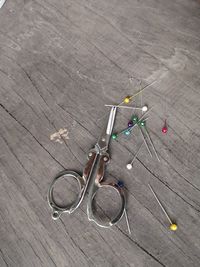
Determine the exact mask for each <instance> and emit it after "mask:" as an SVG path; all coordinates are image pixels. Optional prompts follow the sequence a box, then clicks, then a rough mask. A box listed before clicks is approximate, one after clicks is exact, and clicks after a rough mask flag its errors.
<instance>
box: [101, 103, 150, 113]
mask: <svg viewBox="0 0 200 267" xmlns="http://www.w3.org/2000/svg"><path fill="white" fill-rule="evenodd" d="M105 107H118V108H125V109H138V110H142V112H146V111H147V110H148V107H147V106H146V105H145V106H143V107H127V106H116V105H107V104H106V105H105Z"/></svg>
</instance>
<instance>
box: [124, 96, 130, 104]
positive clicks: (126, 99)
mask: <svg viewBox="0 0 200 267" xmlns="http://www.w3.org/2000/svg"><path fill="white" fill-rule="evenodd" d="M130 100H131V97H130V96H126V97H125V98H124V101H123V102H124V103H126V104H128V103H129V102H130Z"/></svg>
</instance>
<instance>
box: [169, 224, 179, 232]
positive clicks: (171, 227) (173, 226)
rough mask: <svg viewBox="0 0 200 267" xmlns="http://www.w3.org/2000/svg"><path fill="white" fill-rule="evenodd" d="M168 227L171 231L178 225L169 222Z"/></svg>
mask: <svg viewBox="0 0 200 267" xmlns="http://www.w3.org/2000/svg"><path fill="white" fill-rule="evenodd" d="M169 229H170V230H172V231H176V230H177V229H178V226H177V224H175V223H172V224H170V227H169Z"/></svg>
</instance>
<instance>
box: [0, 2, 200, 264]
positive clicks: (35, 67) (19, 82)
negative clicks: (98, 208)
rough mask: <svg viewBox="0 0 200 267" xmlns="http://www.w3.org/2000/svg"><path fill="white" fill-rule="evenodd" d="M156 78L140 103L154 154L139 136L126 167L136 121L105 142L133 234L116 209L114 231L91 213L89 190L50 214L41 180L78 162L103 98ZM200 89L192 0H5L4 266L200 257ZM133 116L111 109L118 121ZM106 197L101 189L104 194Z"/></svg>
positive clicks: (199, 17)
mask: <svg viewBox="0 0 200 267" xmlns="http://www.w3.org/2000/svg"><path fill="white" fill-rule="evenodd" d="M152 81H156V83H155V84H154V85H152V86H151V87H149V88H148V89H147V90H146V91H144V92H143V94H142V103H147V104H148V105H149V106H150V107H151V106H154V109H153V110H152V112H151V113H150V114H149V120H148V128H149V129H150V132H151V137H152V139H153V141H154V143H155V146H156V148H157V150H158V153H159V156H160V158H161V162H160V163H159V162H158V161H156V159H155V157H154V158H150V157H149V155H148V153H147V151H146V149H145V147H143V149H142V151H141V153H140V155H139V156H138V159H137V160H136V161H135V162H134V167H133V169H132V170H131V171H128V170H127V169H126V167H125V166H126V164H127V162H128V161H129V160H130V159H131V157H132V156H131V153H134V152H135V151H136V149H137V147H138V145H139V144H140V142H141V140H142V139H141V136H140V134H139V132H137V131H135V132H134V134H133V135H132V136H131V137H130V138H128V139H125V138H121V139H120V140H119V141H118V142H112V143H111V147H110V148H111V154H112V161H111V163H110V164H109V166H108V168H107V175H106V176H107V177H108V176H111V177H113V178H114V179H121V180H123V181H124V183H125V186H126V193H127V196H128V206H127V212H128V216H129V220H130V226H131V229H132V235H131V236H129V235H128V231H127V226H126V221H125V219H124V218H123V220H122V221H120V223H119V224H118V225H117V226H116V227H113V228H112V230H109V229H107V230H105V229H101V228H98V227H97V226H96V225H95V224H93V223H89V222H88V220H87V215H86V201H87V198H86V199H85V200H84V203H83V204H82V205H81V207H80V208H79V209H78V210H77V211H76V212H75V213H74V214H72V215H63V216H62V218H61V220H59V221H56V222H55V221H53V220H52V219H51V210H50V208H49V207H48V204H47V197H46V195H47V191H48V187H49V185H50V183H51V181H52V179H53V177H54V176H55V174H57V173H58V172H59V171H61V170H63V169H65V168H66V169H74V170H76V171H79V172H81V170H82V168H83V166H84V164H85V162H86V153H87V151H88V150H89V149H90V148H91V147H92V145H94V143H95V141H96V139H97V137H98V135H99V133H100V131H101V127H102V125H103V123H104V122H105V118H106V117H105V115H106V114H107V113H108V109H107V108H105V107H104V104H106V103H107V104H109V103H118V102H120V101H121V100H122V99H123V98H124V97H125V96H126V95H128V94H133V93H135V92H137V91H138V89H139V88H140V82H141V84H142V86H144V85H146V84H148V83H150V82H152ZM199 89H200V2H199V1H195V0H173V1H172V0H170V1H165V0H148V1H144V0H125V1H119V0H118V1H117V0H109V1H106V0H98V1H97V0H93V1H92V0H82V1H81V0H75V1H71V0H60V1H53V0H40V1H39V0H35V1H31V0H24V1H22V0H15V1H14V0H7V1H6V3H5V5H4V6H3V8H2V9H0V148H1V153H0V176H1V180H0V186H1V187H0V204H1V205H0V266H1V267H4V266H9V267H10V266H13V267H14V266H15V267H31V266H37V267H39V266H46V267H51V266H59V267H62V266H63V267H64V266H77V267H80V266H101V267H110V266H114V267H118V266H120V267H121V266H123V267H125V266H131V267H144V266H145V267H146V266H148V267H157V266H158V267H159V266H170V267H180V266H187V267H199V266H200V231H199V229H200V170H199V167H200V157H199V154H200V147H199V136H200V132H199V130H200V98H199V96H200V94H199V92H200V91H199ZM140 102H141V98H140V97H137V98H135V101H134V102H133V104H134V105H138V106H140ZM138 115H139V113H138ZM130 116H131V112H130V111H124V110H123V111H122V110H121V111H119V112H118V116H117V121H116V125H115V129H116V131H118V130H120V129H122V128H124V127H125V126H126V123H127V120H128V118H130ZM165 119H167V122H168V126H169V131H168V133H167V135H163V134H162V133H161V128H162V126H163V122H164V120H165ZM60 129H64V130H65V132H64V134H63V136H58V137H57V138H56V137H55V135H53V134H54V133H56V132H59V130H60ZM59 137H60V138H59ZM148 183H151V185H152V186H153V188H154V190H155V191H156V192H157V194H158V195H159V197H160V199H161V201H162V202H163V203H164V205H165V207H166V209H167V210H168V213H169V214H170V216H171V217H172V219H173V220H175V221H176V222H177V223H178V227H179V228H178V230H177V231H176V232H171V231H170V230H169V229H168V226H169V224H168V221H167V219H166V217H165V216H164V215H163V213H162V211H161V209H160V207H159V206H158V204H157V203H156V201H155V199H154V197H153V195H152V193H151V191H150V190H149V188H148ZM63 188H64V187H63ZM59 190H60V189H59ZM59 190H58V193H57V194H58V196H57V197H58V198H59V195H60V194H61V192H60V191H59ZM70 190H71V189H69V192H70ZM66 192H67V191H66ZM63 195H64V193H63V192H62V196H63ZM69 195H70V194H69ZM111 202H112V205H113V206H114V204H115V203H114V198H113V197H112V194H111V195H110V196H109V194H108V195H105V197H104V198H103V200H102V203H101V204H102V205H106V204H108V206H109V205H111V204H110V203H111Z"/></svg>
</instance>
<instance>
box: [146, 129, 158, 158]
mask: <svg viewBox="0 0 200 267" xmlns="http://www.w3.org/2000/svg"><path fill="white" fill-rule="evenodd" d="M144 129H145V131H146V134H147V137H148V139H149V142H150V143H151V145H152V148H153V151H154V153H155V155H156V158H157V159H158V161H160V159H159V157H158V153H157V151H156V148H155V146H154V144H153V141H152V139H151V137H150V134H149V132H148V130H147V128H146V126H145V125H144Z"/></svg>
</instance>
